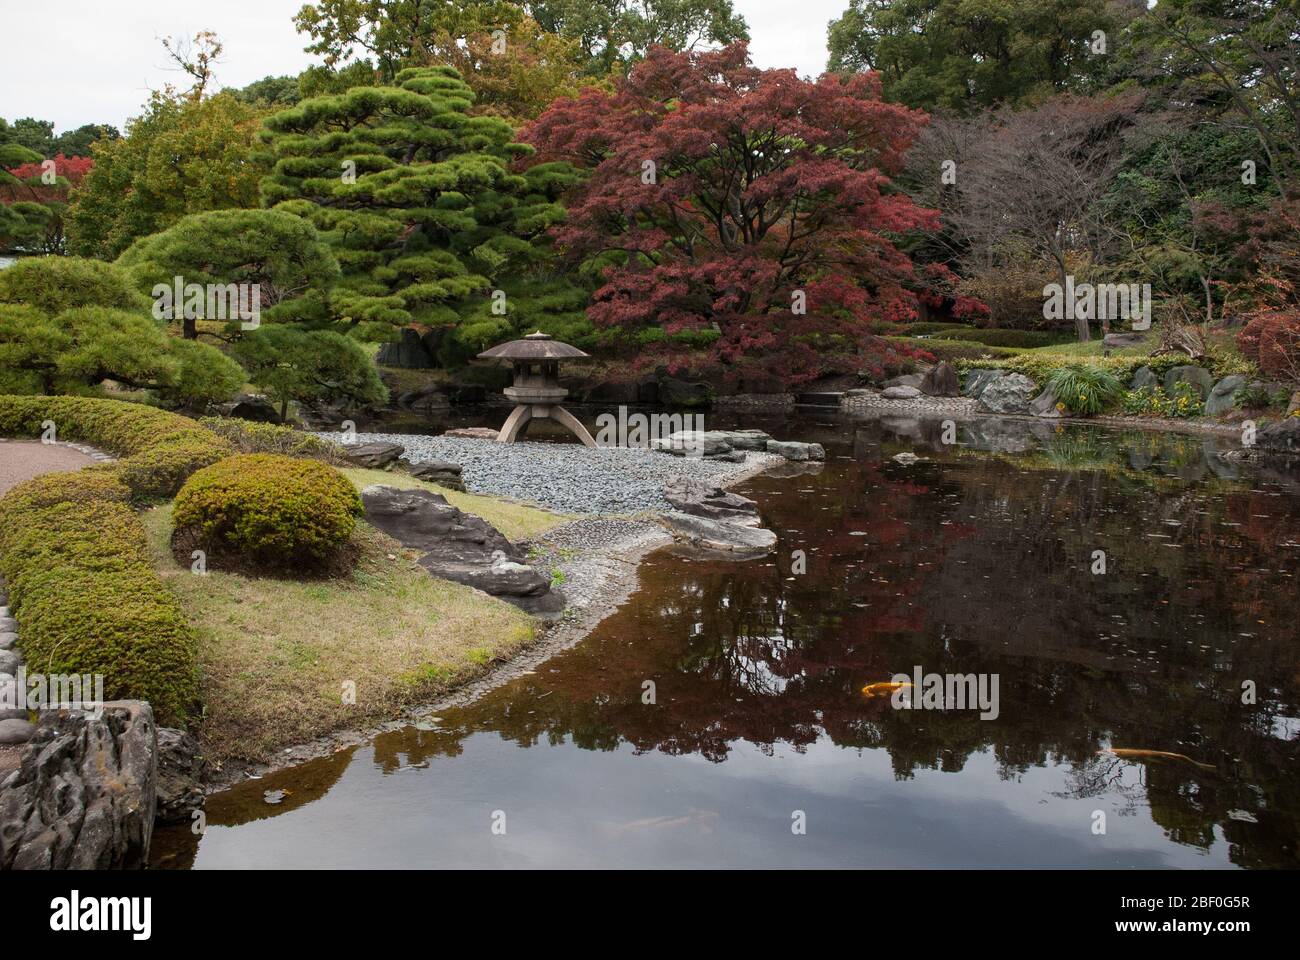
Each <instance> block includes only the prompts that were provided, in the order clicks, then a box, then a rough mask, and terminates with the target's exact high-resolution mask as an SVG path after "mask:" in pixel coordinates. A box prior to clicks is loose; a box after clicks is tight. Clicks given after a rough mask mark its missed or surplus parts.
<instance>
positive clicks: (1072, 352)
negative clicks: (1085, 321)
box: [1025, 337, 1158, 357]
mask: <svg viewBox="0 0 1300 960" xmlns="http://www.w3.org/2000/svg"><path fill="white" fill-rule="evenodd" d="M1157 346H1158V343H1157V341H1156V338H1155V337H1147V338H1146V339H1145V340H1143V341H1142V342H1141V343H1136V344H1134V345H1133V346H1130V347H1116V348H1113V349H1111V350H1110V355H1111V356H1112V357H1145V356H1149V355H1150V353H1151V351H1152V350H1154V349H1155V348H1156V347H1157ZM1025 352H1026V353H1059V354H1062V355H1064V356H1068V357H1100V356H1102V355H1103V354H1104V353H1105V352H1106V350H1105V347H1104V346H1103V345H1102V341H1101V338H1100V337H1098V338H1097V339H1095V340H1089V341H1088V342H1087V343H1078V342H1076V343H1058V344H1055V345H1054V346H1050V347H1034V348H1032V349H1030V350H1026V351H1025Z"/></svg>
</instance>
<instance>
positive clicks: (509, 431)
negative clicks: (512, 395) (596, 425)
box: [497, 403, 596, 447]
mask: <svg viewBox="0 0 1300 960" xmlns="http://www.w3.org/2000/svg"><path fill="white" fill-rule="evenodd" d="M534 417H536V418H537V419H551V420H554V421H555V422H556V423H558V424H560V425H561V426H563V427H566V428H567V429H568V430H569V431H570V432H571V433H573V435H574V436H576V437H577V438H578V439H579V440H581V441H582V442H583V443H584V444H586V445H587V446H589V447H594V446H595V445H596V441H595V440H594V439H592V436H591V434H590V433H588V432H587V428H586V427H584V426H583V425H582V421H581V420H579V419H578V418H577V417H575V416H574V415H573V414H571V413H570V412H569V411H568V410H565V409H564V408H563V407H561V406H560V405H559V404H550V405H547V404H541V403H521V404H520V405H519V406H517V407H515V408H514V410H512V411H511V412H510V416H509V417H507V418H506V422H505V425H504V426H502V428H501V432H500V433H499V434H497V443H514V442H515V441H516V440H518V439H519V434H520V432H521V431H522V430H523V429H524V427H525V426H527V424H528V421H529V420H532V419H533V418H534Z"/></svg>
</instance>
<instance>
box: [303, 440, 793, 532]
mask: <svg viewBox="0 0 1300 960" xmlns="http://www.w3.org/2000/svg"><path fill="white" fill-rule="evenodd" d="M318 436H320V437H321V438H322V439H325V440H333V441H337V440H338V438H339V435H338V434H337V433H321V434H318ZM356 440H357V443H370V442H373V441H378V442H384V443H400V444H401V445H402V446H404V447H405V448H406V453H405V454H404V456H405V457H406V458H407V459H408V460H410V461H411V462H413V463H425V462H427V461H430V460H450V461H451V462H452V463H459V464H460V465H461V466H462V467H463V468H464V472H463V474H462V476H463V478H464V481H465V489H466V490H468V491H469V492H470V493H484V494H491V495H493V496H498V497H509V498H510V499H512V500H523V501H527V502H531V503H536V504H540V505H541V506H543V507H548V508H550V509H552V510H558V511H560V512H562V513H571V514H577V515H583V516H610V515H628V514H638V513H645V512H647V511H650V512H656V513H658V512H661V511H664V510H669V509H671V506H670V504H669V503H668V502H667V501H666V500H664V498H663V488H664V483H665V482H666V481H667V480H668V478H669V477H670V476H672V475H673V474H684V475H687V476H692V477H697V478H699V479H701V480H710V481H712V482H714V483H716V484H718V485H719V486H723V485H727V484H732V483H735V482H737V481H738V480H739V479H742V478H744V477H748V476H752V475H754V474H755V473H759V472H761V471H762V470H764V469H766V468H767V467H769V466H773V465H775V464H778V463H783V462H785V461H784V458H782V457H779V456H776V455H774V454H768V453H755V452H751V453H748V454H747V455H746V457H745V462H744V463H727V462H725V461H714V460H701V459H696V458H691V457H675V456H672V455H670V454H667V453H659V452H656V451H651V450H645V449H634V448H626V447H594V448H593V447H584V446H582V445H581V444H577V443H528V442H523V443H497V442H496V441H495V440H479V439H475V438H471V437H447V436H441V437H430V436H421V435H413V434H397V433H361V434H357V438H356Z"/></svg>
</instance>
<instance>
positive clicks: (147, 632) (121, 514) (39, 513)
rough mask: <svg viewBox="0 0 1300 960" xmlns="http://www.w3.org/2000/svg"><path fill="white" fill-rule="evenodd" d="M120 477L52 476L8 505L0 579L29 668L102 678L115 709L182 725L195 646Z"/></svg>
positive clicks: (192, 698)
mask: <svg viewBox="0 0 1300 960" xmlns="http://www.w3.org/2000/svg"><path fill="white" fill-rule="evenodd" d="M129 494H130V491H129V490H128V488H127V487H126V485H125V484H123V483H122V482H121V481H120V480H119V479H118V477H117V476H116V473H115V472H114V471H113V470H112V468H103V467H100V468H92V469H88V470H83V471H79V472H77V473H66V474H64V473H55V474H46V475H44V476H40V477H37V478H35V479H34V480H28V481H27V482H25V483H21V484H19V485H18V486H16V487H14V488H13V489H12V490H10V491H9V492H8V493H7V494H6V495H5V496H4V497H3V498H0V572H3V574H4V576H5V579H6V580H7V581H8V587H9V602H10V606H11V607H12V608H13V611H14V615H15V616H16V617H17V619H18V623H19V628H20V631H21V641H20V642H21V646H22V651H23V654H24V656H25V657H26V659H27V668H28V670H30V671H32V672H40V673H76V674H101V675H102V676H103V678H104V694H105V696H106V697H107V698H109V699H122V698H131V699H140V700H148V701H149V702H150V703H151V704H152V705H153V709H154V713H155V714H156V715H157V716H158V718H159V721H160V722H162V723H170V724H181V725H183V724H184V723H185V722H186V720H187V719H188V718H189V717H190V716H191V715H192V714H193V711H194V709H195V706H196V704H197V700H198V676H197V667H196V641H195V637H194V633H193V631H192V630H191V628H190V626H189V624H188V623H187V621H186V619H185V616H184V615H183V613H182V612H181V609H180V606H179V604H178V603H177V601H176V598H175V597H174V596H173V595H172V593H171V592H170V591H169V590H168V589H167V588H166V586H165V585H164V584H163V583H162V581H161V580H159V579H158V576H157V574H155V573H154V570H153V565H152V563H151V560H150V557H149V552H148V548H147V545H146V541H145V534H144V530H143V529H142V528H141V526H140V523H139V520H138V519H137V517H136V514H135V513H134V512H133V511H132V510H131V508H130V507H129V506H128V505H127V503H126V500H127V497H128V496H129Z"/></svg>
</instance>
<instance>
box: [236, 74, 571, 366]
mask: <svg viewBox="0 0 1300 960" xmlns="http://www.w3.org/2000/svg"><path fill="white" fill-rule="evenodd" d="M473 102H474V94H473V91H471V90H470V88H469V86H468V85H466V83H465V82H464V81H463V80H462V79H461V76H460V74H459V73H457V72H456V70H454V69H452V68H451V67H427V68H412V69H406V70H402V71H401V72H400V73H398V74H397V77H396V80H395V85H394V86H388V87H354V88H352V89H349V90H348V91H347V92H345V93H341V94H333V95H328V96H321V97H313V98H311V99H308V100H305V101H303V102H301V103H299V104H298V105H296V106H295V107H293V108H292V109H289V110H285V111H282V112H280V113H277V114H275V115H273V116H271V117H270V118H268V120H267V122H266V127H267V130H266V132H265V134H264V136H263V138H264V140H265V142H266V145H267V147H268V149H269V150H270V152H271V154H272V155H273V158H274V168H273V170H272V173H271V174H270V175H269V176H268V177H266V178H265V179H264V181H263V183H262V198H263V201H264V203H265V204H267V205H268V206H271V207H273V208H274V209H276V210H281V211H287V212H289V213H293V214H296V215H298V216H300V217H302V218H304V219H306V220H308V221H310V222H311V223H312V224H313V225H314V226H315V227H316V229H317V230H318V231H319V232H320V235H321V236H322V237H323V238H324V240H325V242H326V243H328V244H329V246H330V247H331V249H332V250H333V252H334V255H335V257H336V258H337V260H338V263H339V267H340V268H341V271H342V278H341V280H340V281H339V283H338V284H336V285H335V287H334V289H333V291H332V292H331V294H330V298H329V307H330V311H331V315H332V317H333V319H334V320H335V321H336V322H338V323H340V324H341V325H343V327H344V328H346V329H349V330H351V331H352V332H353V333H354V335H360V336H370V337H374V338H380V339H388V338H391V336H392V329H393V328H394V327H400V326H403V325H406V324H410V323H419V324H424V325H428V326H434V327H452V328H455V329H454V330H453V336H452V337H451V338H449V339H450V340H451V341H452V342H451V343H450V344H449V346H448V350H449V351H450V352H452V353H456V352H459V353H461V354H467V353H468V352H469V351H470V350H472V349H473V348H474V347H476V346H479V345H480V344H485V343H487V342H489V341H492V342H495V341H497V340H499V339H501V337H502V336H507V335H512V334H514V333H517V332H519V331H520V330H521V329H522V327H523V325H525V323H533V324H543V323H545V324H546V325H550V326H552V328H553V329H563V330H564V331H565V332H566V334H567V335H569V336H570V337H573V336H579V337H580V336H581V335H584V334H585V333H589V332H590V327H589V326H584V324H585V319H584V320H582V321H579V320H578V317H577V313H578V311H577V310H575V309H574V308H573V306H572V304H573V303H574V302H575V301H574V298H573V296H572V295H571V294H570V293H569V292H568V291H566V290H565V287H566V286H567V285H566V284H565V283H564V282H563V281H560V280H557V279H554V278H553V277H550V274H549V271H550V269H551V264H550V258H551V252H550V248H549V244H548V242H547V240H546V238H545V234H546V231H547V230H548V229H549V228H550V227H552V226H554V225H555V224H558V223H560V222H561V221H562V220H563V219H564V208H563V207H562V206H561V205H560V203H559V202H558V198H559V196H560V194H561V193H562V192H563V191H564V190H565V189H567V188H568V187H569V186H571V185H572V184H573V183H575V182H576V174H575V173H574V172H573V171H572V170H571V169H570V168H569V167H567V166H566V165H563V164H542V165H539V166H536V167H534V168H532V169H530V170H528V171H526V172H522V173H521V172H516V171H515V170H514V169H513V164H514V161H515V160H517V159H518V158H520V157H524V156H527V155H529V154H530V153H531V152H532V148H531V147H529V146H526V145H524V144H519V143H516V142H514V140H513V136H514V132H513V129H512V128H511V126H510V125H509V124H508V123H506V122H505V121H503V120H501V119H499V118H496V117H489V116H471V115H470V113H469V110H470V107H471V105H472V104H473ZM494 291H501V293H500V294H498V295H497V296H496V297H495V298H494V297H493V293H494ZM502 294H504V309H505V313H504V314H502V313H500V312H499V311H500V310H501V306H500V305H499V304H501V302H502ZM494 306H496V310H497V312H493V308H494ZM511 328H512V329H511Z"/></svg>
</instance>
